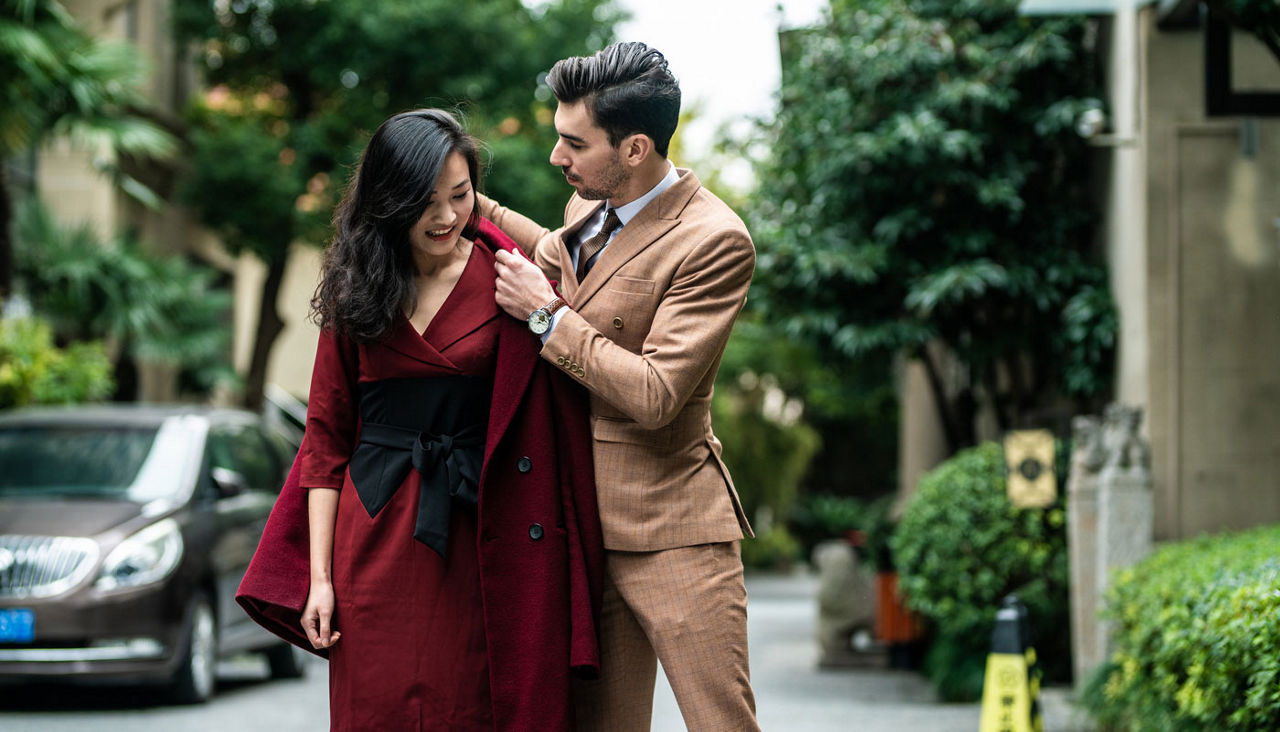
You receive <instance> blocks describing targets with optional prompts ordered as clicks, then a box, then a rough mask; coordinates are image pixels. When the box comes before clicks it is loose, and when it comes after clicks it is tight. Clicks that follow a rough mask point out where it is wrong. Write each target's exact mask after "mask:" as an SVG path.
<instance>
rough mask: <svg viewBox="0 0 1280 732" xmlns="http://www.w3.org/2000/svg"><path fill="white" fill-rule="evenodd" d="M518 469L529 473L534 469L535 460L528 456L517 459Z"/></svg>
mask: <svg viewBox="0 0 1280 732" xmlns="http://www.w3.org/2000/svg"><path fill="white" fill-rule="evenodd" d="M516 470H519V471H520V472H521V473H527V472H529V471H530V470H533V461H532V460H530V459H529V458H527V457H522V458H520V459H519V460H517V461H516Z"/></svg>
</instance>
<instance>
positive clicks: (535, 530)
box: [529, 524, 542, 541]
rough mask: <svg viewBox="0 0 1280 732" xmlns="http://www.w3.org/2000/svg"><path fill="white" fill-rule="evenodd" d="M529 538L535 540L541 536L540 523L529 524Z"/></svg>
mask: <svg viewBox="0 0 1280 732" xmlns="http://www.w3.org/2000/svg"><path fill="white" fill-rule="evenodd" d="M529 538H530V539H533V540H534V541H537V540H539V539H541V538H542V524H530V525H529Z"/></svg>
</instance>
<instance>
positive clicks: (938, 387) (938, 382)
mask: <svg viewBox="0 0 1280 732" xmlns="http://www.w3.org/2000/svg"><path fill="white" fill-rule="evenodd" d="M915 357H916V358H918V359H920V363H922V364H924V370H925V373H926V374H927V375H928V377H929V391H931V392H932V393H933V404H934V406H935V407H937V409H938V421H940V422H942V433H943V435H944V436H945V437H946V438H947V453H948V454H951V455H954V454H955V453H956V451H957V450H959V449H960V448H961V447H964V438H963V437H962V433H961V429H960V425H959V424H958V420H957V418H956V414H955V411H954V410H953V409H952V408H951V399H950V398H949V397H948V396H947V390H946V388H945V387H944V386H943V384H942V376H941V375H940V374H939V373H938V366H937V364H935V363H934V362H933V357H932V356H930V355H929V348H928V346H921V347H920V348H918V349H916V352H915Z"/></svg>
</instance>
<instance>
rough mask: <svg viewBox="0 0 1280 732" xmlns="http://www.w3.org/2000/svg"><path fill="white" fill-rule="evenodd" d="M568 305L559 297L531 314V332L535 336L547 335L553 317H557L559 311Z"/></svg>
mask: <svg viewBox="0 0 1280 732" xmlns="http://www.w3.org/2000/svg"><path fill="white" fill-rule="evenodd" d="M568 304H569V303H567V302H565V301H564V300H562V299H560V298H558V297H557V298H556V299H554V300H552V301H551V302H549V303H547V304H546V305H543V306H542V307H540V308H538V309H537V310H534V311H533V312H532V313H529V330H531V331H533V334H534V335H542V334H543V333H546V332H547V329H549V328H550V327H551V316H552V315H555V314H556V311H557V310H559V309H560V308H562V307H564V306H566V305H568Z"/></svg>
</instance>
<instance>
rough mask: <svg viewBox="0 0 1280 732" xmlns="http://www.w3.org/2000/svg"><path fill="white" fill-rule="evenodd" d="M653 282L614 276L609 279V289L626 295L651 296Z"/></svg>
mask: <svg viewBox="0 0 1280 732" xmlns="http://www.w3.org/2000/svg"><path fill="white" fill-rule="evenodd" d="M653 288H654V284H653V280H642V279H640V278H639V277H623V276H622V275H614V276H612V277H610V278H609V289H610V290H612V291H613V292H622V293H626V294H628V295H652V294H653Z"/></svg>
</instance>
